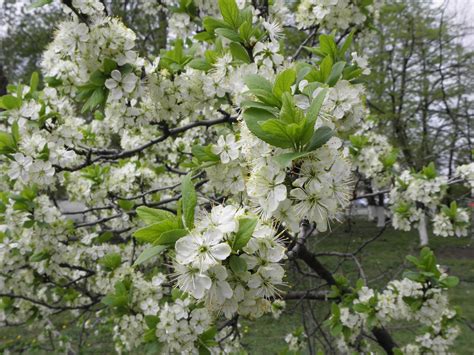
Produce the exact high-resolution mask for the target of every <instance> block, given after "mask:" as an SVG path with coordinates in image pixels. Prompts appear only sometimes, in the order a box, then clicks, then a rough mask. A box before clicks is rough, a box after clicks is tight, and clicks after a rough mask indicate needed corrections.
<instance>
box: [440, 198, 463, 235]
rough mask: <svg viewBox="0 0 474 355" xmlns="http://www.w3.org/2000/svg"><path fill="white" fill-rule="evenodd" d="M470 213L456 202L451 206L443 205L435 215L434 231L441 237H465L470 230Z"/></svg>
mask: <svg viewBox="0 0 474 355" xmlns="http://www.w3.org/2000/svg"><path fill="white" fill-rule="evenodd" d="M468 227H469V213H468V212H467V210H465V209H463V208H458V206H457V204H456V202H452V203H451V206H450V207H448V206H442V207H441V210H440V212H439V213H438V214H436V215H435V216H434V217H433V233H434V234H435V235H439V236H441V237H453V236H456V237H465V236H467V235H468V233H469V230H468Z"/></svg>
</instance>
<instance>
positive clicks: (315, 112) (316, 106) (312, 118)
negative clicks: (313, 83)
mask: <svg viewBox="0 0 474 355" xmlns="http://www.w3.org/2000/svg"><path fill="white" fill-rule="evenodd" d="M327 93H328V89H322V90H321V91H320V92H319V93H318V95H316V97H315V98H314V99H313V101H312V102H311V105H310V106H309V109H308V113H307V114H306V117H307V118H308V123H309V124H310V125H312V126H313V127H314V124H315V123H316V120H317V119H318V116H319V111H321V107H322V106H323V103H324V99H325V98H326V95H327Z"/></svg>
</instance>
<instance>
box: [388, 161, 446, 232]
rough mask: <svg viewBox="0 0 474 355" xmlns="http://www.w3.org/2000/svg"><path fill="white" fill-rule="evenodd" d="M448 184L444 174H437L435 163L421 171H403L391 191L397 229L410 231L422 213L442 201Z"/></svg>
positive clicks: (391, 206) (392, 208)
mask: <svg viewBox="0 0 474 355" xmlns="http://www.w3.org/2000/svg"><path fill="white" fill-rule="evenodd" d="M447 184H448V179H447V178H446V177H444V176H437V174H436V170H435V168H434V165H433V164H430V165H429V166H427V167H425V168H424V169H423V170H422V171H421V172H420V173H413V172H410V171H408V170H405V171H403V172H402V173H401V174H400V176H399V177H398V179H397V181H396V182H395V185H394V187H393V188H392V190H391V191H390V197H389V203H390V210H391V212H392V214H393V220H392V224H393V226H394V227H395V228H396V229H402V230H405V231H408V230H410V229H411V227H412V225H413V224H415V225H416V224H417V223H418V222H419V221H420V219H421V215H423V214H426V213H427V211H428V210H430V209H435V208H436V206H437V205H438V204H439V203H440V202H441V199H442V198H443V196H444V194H445V192H446V188H447Z"/></svg>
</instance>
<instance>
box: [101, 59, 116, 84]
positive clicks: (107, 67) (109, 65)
mask: <svg viewBox="0 0 474 355" xmlns="http://www.w3.org/2000/svg"><path fill="white" fill-rule="evenodd" d="M102 68H103V69H104V74H106V75H109V74H110V73H111V72H112V70H114V69H117V62H116V61H115V60H112V59H110V58H105V59H104V63H103V64H102ZM104 82H105V81H104Z"/></svg>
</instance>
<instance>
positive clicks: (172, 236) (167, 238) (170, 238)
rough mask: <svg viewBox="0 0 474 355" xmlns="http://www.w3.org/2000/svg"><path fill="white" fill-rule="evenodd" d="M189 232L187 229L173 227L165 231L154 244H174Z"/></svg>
mask: <svg viewBox="0 0 474 355" xmlns="http://www.w3.org/2000/svg"><path fill="white" fill-rule="evenodd" d="M187 234H188V231H187V230H186V229H180V228H178V229H172V230H169V231H166V232H163V233H162V234H161V235H160V236H159V237H158V239H156V240H155V241H154V243H153V244H154V245H167V244H174V243H176V241H177V240H178V239H179V238H182V237H184V236H185V235H187Z"/></svg>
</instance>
